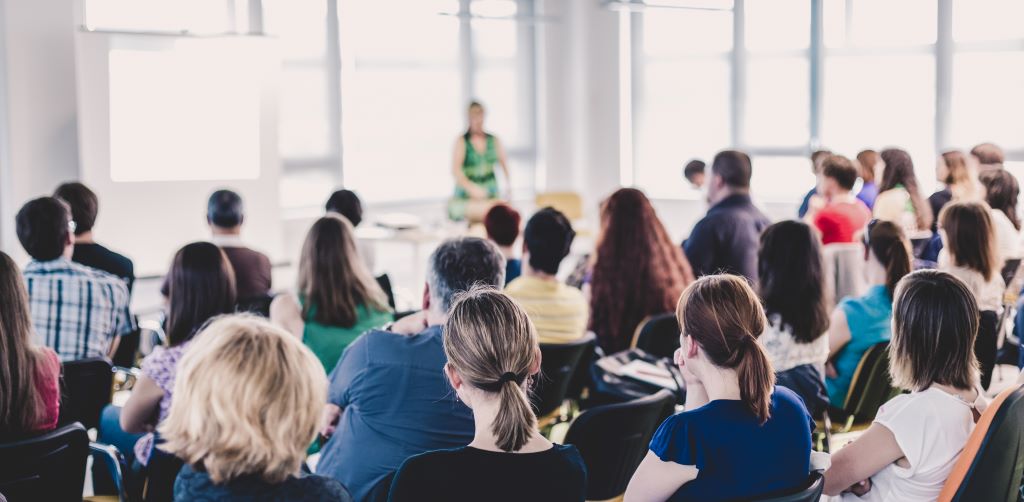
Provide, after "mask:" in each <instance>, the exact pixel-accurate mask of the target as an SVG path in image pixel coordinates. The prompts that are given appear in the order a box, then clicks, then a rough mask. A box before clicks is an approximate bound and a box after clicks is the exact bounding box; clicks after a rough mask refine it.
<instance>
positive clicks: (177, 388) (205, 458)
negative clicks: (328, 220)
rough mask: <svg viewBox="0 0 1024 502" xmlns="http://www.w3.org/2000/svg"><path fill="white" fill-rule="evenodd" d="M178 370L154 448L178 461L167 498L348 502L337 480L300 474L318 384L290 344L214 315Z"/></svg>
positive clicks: (257, 323) (322, 381)
mask: <svg viewBox="0 0 1024 502" xmlns="http://www.w3.org/2000/svg"><path fill="white" fill-rule="evenodd" d="M178 371H179V376H178V381H177V382H176V383H175V385H174V394H175V396H176V397H175V400H174V403H173V404H172V405H171V409H170V414H169V415H168V416H167V420H165V421H164V423H163V424H162V425H161V426H160V427H159V432H160V434H161V436H162V437H163V438H164V439H166V442H165V443H163V444H161V445H160V448H161V449H162V450H165V451H167V452H169V453H171V454H173V455H175V456H177V457H178V458H181V459H182V460H184V461H185V463H186V466H185V467H184V468H182V470H181V472H180V473H178V479H177V481H176V482H175V483H174V499H175V500H176V501H179V502H185V501H193V500H217V501H257V500H258V501H285V500H288V501H310V502H312V501H333V502H349V501H351V500H352V499H351V497H350V496H349V494H348V493H347V492H346V490H345V488H344V487H343V486H341V485H340V484H339V483H338V482H337V481H335V480H333V479H330V478H326V477H322V476H315V475H305V474H302V473H301V470H300V469H301V467H302V465H303V461H304V460H305V458H306V447H307V446H309V444H310V442H312V441H313V438H314V437H315V436H316V433H317V426H318V425H319V418H320V410H321V405H320V403H322V402H323V400H324V398H325V396H326V395H327V390H326V387H327V385H326V378H325V375H324V371H323V369H321V367H320V365H319V364H317V361H316V357H314V356H313V354H312V353H311V352H310V351H309V350H308V349H306V348H305V347H303V346H302V344H301V343H299V342H298V341H297V340H295V339H294V337H292V336H290V335H289V334H288V333H286V332H285V331H283V330H281V329H279V328H275V327H274V326H272V325H271V324H270V323H268V322H266V321H264V320H260V319H259V318H256V317H251V316H231V317H224V318H221V319H218V320H216V321H214V322H213V323H211V324H210V325H209V326H208V327H207V328H205V329H204V330H203V331H202V333H200V334H199V336H197V337H196V340H195V342H193V343H192V345H191V347H190V348H189V350H188V352H187V353H186V354H185V356H184V357H183V358H182V359H181V363H180V366H179V369H178Z"/></svg>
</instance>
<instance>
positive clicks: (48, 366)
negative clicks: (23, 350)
mask: <svg viewBox="0 0 1024 502" xmlns="http://www.w3.org/2000/svg"><path fill="white" fill-rule="evenodd" d="M60 369H61V366H60V358H59V357H57V353H56V352H54V351H53V349H51V348H49V347H45V346H40V347H39V358H38V359H37V360H36V372H37V373H39V374H40V375H43V376H46V377H50V376H52V377H54V378H59V377H60Z"/></svg>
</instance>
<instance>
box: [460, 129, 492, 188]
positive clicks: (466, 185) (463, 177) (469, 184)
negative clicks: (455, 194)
mask: <svg viewBox="0 0 1024 502" xmlns="http://www.w3.org/2000/svg"><path fill="white" fill-rule="evenodd" d="M465 161H466V142H465V141H464V140H463V139H462V138H461V137H460V138H459V139H457V140H455V148H454V150H453V151H452V176H453V177H455V184H456V185H458V186H460V187H462V189H463V190H465V191H466V193H467V194H469V196H470V197H472V198H474V199H482V198H484V197H486V196H487V194H486V192H484V190H483V189H482V188H480V187H479V186H477V185H476V184H475V183H473V182H472V181H469V178H467V177H466V173H463V172H462V163H463V162H465ZM481 194H482V195H481Z"/></svg>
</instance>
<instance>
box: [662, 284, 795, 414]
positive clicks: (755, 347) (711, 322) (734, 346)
mask: <svg viewBox="0 0 1024 502" xmlns="http://www.w3.org/2000/svg"><path fill="white" fill-rule="evenodd" d="M676 320H678V321H679V326H680V327H681V328H682V333H683V336H689V337H691V338H692V339H693V340H694V341H695V342H696V343H697V344H698V345H699V346H700V348H701V349H703V350H704V353H705V354H707V356H708V359H710V360H711V362H712V363H713V364H714V365H715V366H718V367H720V368H729V369H735V370H736V374H737V381H738V382H739V387H740V399H741V400H742V401H743V403H744V404H745V405H746V406H747V407H748V408H749V409H750V412H751V413H753V414H754V415H756V416H757V418H758V420H760V421H761V423H762V424H763V423H765V422H766V421H768V418H769V417H770V416H771V402H772V389H773V388H774V387H775V370H774V369H772V364H771V362H770V361H769V360H768V355H767V354H765V352H764V349H763V348H761V344H760V343H758V342H757V337H758V336H760V335H761V333H762V332H764V328H765V325H766V324H767V320H766V319H765V315H764V309H763V308H761V301H760V300H759V299H758V298H757V295H756V294H755V293H754V290H753V289H751V287H750V285H749V284H747V281H746V280H744V279H743V278H742V277H738V276H735V275H724V274H723V275H706V276H704V277H701V278H700V279H697V281H696V282H694V283H693V284H691V285H690V286H689V287H688V288H686V291H684V292H683V295H682V296H681V297H680V298H679V304H678V305H677V306H676Z"/></svg>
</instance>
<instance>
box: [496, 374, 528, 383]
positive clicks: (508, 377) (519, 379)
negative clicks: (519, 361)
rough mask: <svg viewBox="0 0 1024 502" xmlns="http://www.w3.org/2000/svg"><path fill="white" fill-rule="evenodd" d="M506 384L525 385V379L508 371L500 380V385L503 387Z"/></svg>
mask: <svg viewBox="0 0 1024 502" xmlns="http://www.w3.org/2000/svg"><path fill="white" fill-rule="evenodd" d="M505 382H515V383H516V385H520V384H522V383H523V377H521V376H519V375H517V374H515V373H513V372H511V371H506V372H505V373H503V374H502V375H501V378H499V379H498V385H501V384H503V383H505Z"/></svg>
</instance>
